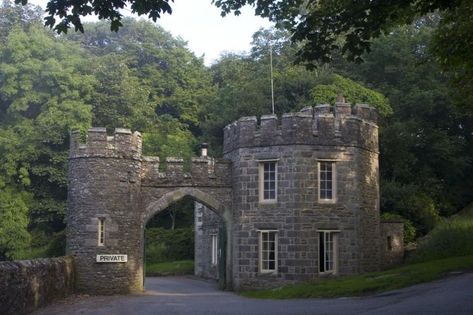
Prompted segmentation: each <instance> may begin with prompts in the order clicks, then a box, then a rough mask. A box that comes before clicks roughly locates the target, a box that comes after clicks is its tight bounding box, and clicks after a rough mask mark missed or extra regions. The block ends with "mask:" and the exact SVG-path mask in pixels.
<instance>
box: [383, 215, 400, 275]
mask: <svg viewBox="0 0 473 315" xmlns="http://www.w3.org/2000/svg"><path fill="white" fill-rule="evenodd" d="M380 243H381V254H382V268H383V269H388V268H390V267H393V266H395V265H399V264H400V263H402V261H403V259H404V223H403V222H402V221H395V220H383V221H381V242H380Z"/></svg>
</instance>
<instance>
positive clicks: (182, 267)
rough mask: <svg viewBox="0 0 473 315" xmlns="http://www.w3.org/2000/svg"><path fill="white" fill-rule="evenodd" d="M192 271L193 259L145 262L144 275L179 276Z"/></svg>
mask: <svg viewBox="0 0 473 315" xmlns="http://www.w3.org/2000/svg"><path fill="white" fill-rule="evenodd" d="M193 273H194V261H193V260H178V261H169V262H162V263H153V264H146V276H147V277H157V276H179V275H188V274H193Z"/></svg>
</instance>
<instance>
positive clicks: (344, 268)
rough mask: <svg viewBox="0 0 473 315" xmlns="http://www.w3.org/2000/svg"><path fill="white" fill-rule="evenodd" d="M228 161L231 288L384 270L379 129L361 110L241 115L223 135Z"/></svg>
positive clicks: (341, 107)
mask: <svg viewBox="0 0 473 315" xmlns="http://www.w3.org/2000/svg"><path fill="white" fill-rule="evenodd" d="M224 157H225V158H226V159H229V160H231V161H232V174H233V175H232V187H233V211H234V213H233V218H234V224H233V226H234V230H233V233H234V240H235V242H234V243H233V266H234V267H233V273H234V274H233V278H234V288H236V289H242V288H250V287H264V286H272V285H275V284H278V285H279V284H281V283H284V282H295V281H300V280H309V279H313V278H317V277H324V276H327V275H349V274H355V273H359V272H364V271H372V270H377V269H378V268H379V265H380V221H379V182H378V126H377V113H376V110H375V109H373V108H371V107H369V106H367V105H356V106H353V107H352V106H351V105H349V104H345V103H336V104H335V106H330V105H319V106H316V107H315V108H305V109H303V110H302V111H300V112H297V113H291V114H284V115H283V116H282V118H281V119H278V118H277V116H275V115H266V116H263V117H261V119H260V122H259V123H258V120H257V118H256V117H244V118H241V119H239V120H238V121H236V122H234V123H232V124H230V125H228V126H226V127H225V130H224Z"/></svg>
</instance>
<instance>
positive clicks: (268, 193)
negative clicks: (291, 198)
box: [258, 161, 278, 203]
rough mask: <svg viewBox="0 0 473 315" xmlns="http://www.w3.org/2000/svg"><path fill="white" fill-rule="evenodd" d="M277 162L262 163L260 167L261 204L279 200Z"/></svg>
mask: <svg viewBox="0 0 473 315" xmlns="http://www.w3.org/2000/svg"><path fill="white" fill-rule="evenodd" d="M276 166H277V162H276V161H260V162H259V167H258V178H259V189H258V190H259V202H260V203H271V202H276V200H277V178H278V174H277V167H276Z"/></svg>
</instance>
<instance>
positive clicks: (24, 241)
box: [0, 187, 31, 260]
mask: <svg viewBox="0 0 473 315" xmlns="http://www.w3.org/2000/svg"><path fill="white" fill-rule="evenodd" d="M30 199H31V194H29V193H28V192H25V191H15V190H14V189H12V188H10V187H7V188H5V187H2V188H1V189H0V260H6V259H14V258H17V256H16V253H17V252H19V251H22V250H24V249H25V248H26V247H28V246H29V243H30V240H31V239H30V234H29V233H28V231H27V226H28V203H29V200H30Z"/></svg>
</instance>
